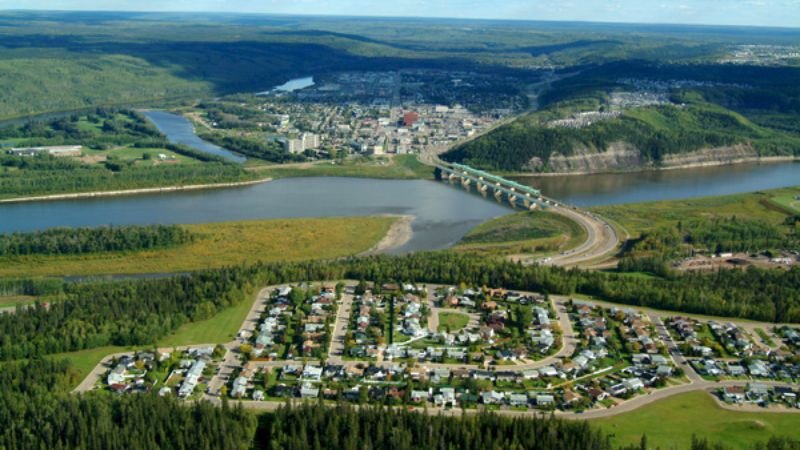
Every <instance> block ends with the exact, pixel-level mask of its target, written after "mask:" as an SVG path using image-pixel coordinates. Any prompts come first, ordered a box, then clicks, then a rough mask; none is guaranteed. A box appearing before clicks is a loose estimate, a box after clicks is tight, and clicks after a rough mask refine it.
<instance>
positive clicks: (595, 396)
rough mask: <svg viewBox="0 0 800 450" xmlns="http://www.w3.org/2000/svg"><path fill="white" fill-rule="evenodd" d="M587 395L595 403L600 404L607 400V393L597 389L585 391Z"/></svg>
mask: <svg viewBox="0 0 800 450" xmlns="http://www.w3.org/2000/svg"><path fill="white" fill-rule="evenodd" d="M587 394H589V397H591V398H592V400H594V401H596V402H600V401H603V400H605V399H607V398H608V393H607V392H605V391H601V390H600V389H597V388H591V389H589V391H587Z"/></svg>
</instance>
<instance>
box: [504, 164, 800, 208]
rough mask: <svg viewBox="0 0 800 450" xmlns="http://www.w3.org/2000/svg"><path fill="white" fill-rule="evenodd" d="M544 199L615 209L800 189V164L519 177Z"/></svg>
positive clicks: (739, 165)
mask: <svg viewBox="0 0 800 450" xmlns="http://www.w3.org/2000/svg"><path fill="white" fill-rule="evenodd" d="M514 180H515V181H518V182H520V183H522V184H526V185H529V186H534V187H536V188H537V189H540V190H541V191H542V192H543V193H544V194H545V195H547V196H549V197H552V198H555V199H558V200H560V201H562V202H566V203H568V204H572V205H577V206H583V207H587V206H600V205H616V204H621V203H640V202H652V201H658V200H675V199H681V198H692V197H707V196H714V195H727V194H738V193H743V192H755V191H760V190H766V189H775V188H781V187H787V186H797V185H800V163H797V162H795V163H791V162H789V163H768V164H736V165H729V166H716V167H700V168H694V169H674V170H648V171H643V172H629V173H615V174H596V175H579V176H576V175H573V176H564V177H558V176H554V177H519V178H514Z"/></svg>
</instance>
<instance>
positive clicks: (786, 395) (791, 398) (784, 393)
mask: <svg viewBox="0 0 800 450" xmlns="http://www.w3.org/2000/svg"><path fill="white" fill-rule="evenodd" d="M775 396H776V397H778V398H780V399H781V400H785V401H787V402H791V403H794V402H795V401H796V400H797V393H796V392H795V391H794V390H792V388H790V387H786V386H776V387H775Z"/></svg>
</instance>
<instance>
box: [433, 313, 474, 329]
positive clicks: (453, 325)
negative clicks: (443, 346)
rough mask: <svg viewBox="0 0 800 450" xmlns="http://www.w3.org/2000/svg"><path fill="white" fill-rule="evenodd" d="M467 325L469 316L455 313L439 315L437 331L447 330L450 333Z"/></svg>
mask: <svg viewBox="0 0 800 450" xmlns="http://www.w3.org/2000/svg"><path fill="white" fill-rule="evenodd" d="M468 323H469V316H468V315H466V314H461V313H456V312H441V313H439V329H438V330H437V331H446V330H449V332H450V333H453V332H455V331H458V330H460V329H462V328H464V327H465V326H467V324H468Z"/></svg>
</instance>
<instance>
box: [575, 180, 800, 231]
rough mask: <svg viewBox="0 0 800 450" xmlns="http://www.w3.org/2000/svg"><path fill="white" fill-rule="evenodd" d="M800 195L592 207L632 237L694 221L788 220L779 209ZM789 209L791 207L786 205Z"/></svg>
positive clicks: (778, 192) (779, 192)
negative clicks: (728, 218) (736, 217)
mask: <svg viewBox="0 0 800 450" xmlns="http://www.w3.org/2000/svg"><path fill="white" fill-rule="evenodd" d="M795 195H800V187H794V188H784V189H775V190H770V191H764V192H754V193H747V194H735V195H724V196H719V197H702V198H693V199H686V200H668V201H661V202H651V203H634V204H626V205H611V206H600V207H594V208H590V209H591V210H592V211H593V212H596V213H598V214H600V215H602V216H604V217H608V218H610V219H612V220H614V221H615V222H617V223H619V224H620V225H622V226H623V227H625V229H626V230H627V231H628V232H630V233H631V235H633V236H637V235H638V234H640V233H641V232H642V231H646V230H651V229H655V228H659V227H663V226H667V225H672V226H674V225H675V224H677V223H678V222H680V221H686V220H688V219H693V218H712V217H731V216H738V217H744V218H748V219H760V220H764V221H767V222H769V223H772V224H782V223H783V222H784V221H785V220H786V215H787V214H786V213H787V212H788V211H783V209H785V208H778V207H776V204H781V205H782V206H783V204H782V202H781V200H782V199H789V198H793V196H795ZM787 206H788V205H787Z"/></svg>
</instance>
